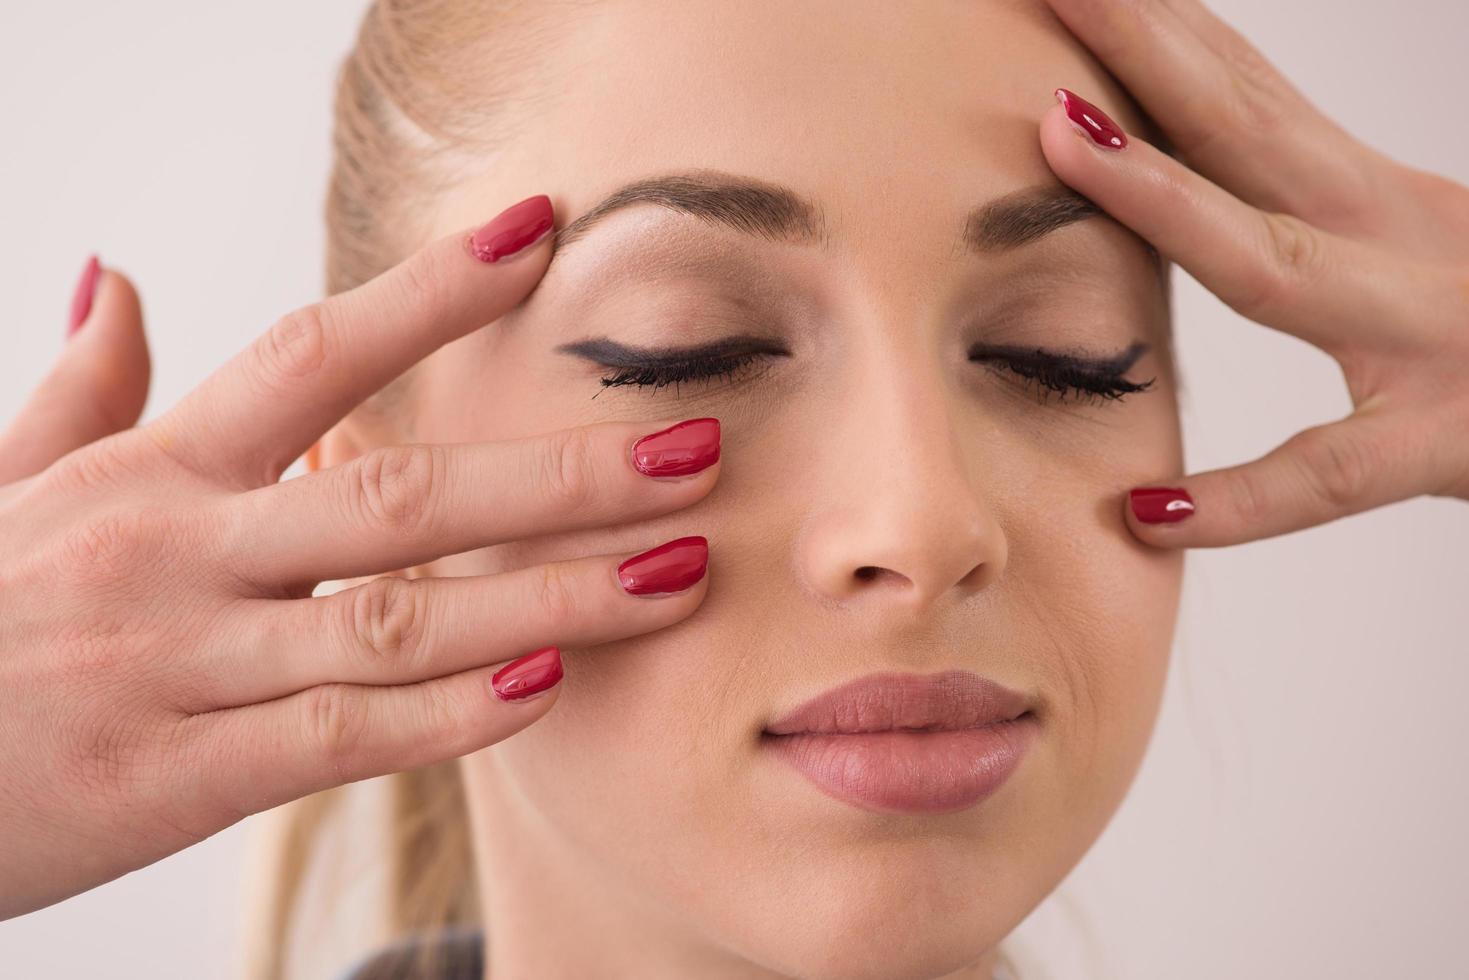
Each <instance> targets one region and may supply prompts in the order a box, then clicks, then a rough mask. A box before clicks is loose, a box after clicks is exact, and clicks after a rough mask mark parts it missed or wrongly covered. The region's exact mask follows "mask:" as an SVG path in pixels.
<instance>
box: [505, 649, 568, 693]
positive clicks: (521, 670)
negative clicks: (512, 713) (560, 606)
mask: <svg viewBox="0 0 1469 980" xmlns="http://www.w3.org/2000/svg"><path fill="white" fill-rule="evenodd" d="M563 676H565V674H564V670H563V668H562V665H561V651H560V649H558V648H557V647H554V646H548V647H541V648H540V649H539V650H533V651H532V652H530V653H527V654H526V655H525V656H523V657H518V658H516V659H515V660H512V661H510V662H509V663H508V664H506V665H505V666H503V667H501V668H500V669H499V670H497V671H495V673H494V674H493V675H492V676H491V678H490V689H491V693H492V694H493V696H494V697H495V699H496V700H497V701H500V702H504V703H510V704H524V703H525V702H527V701H532V700H541V699H545V698H547V697H549V696H551V695H552V694H553V692H554V691H555V690H556V689H557V688H559V687H560V686H561V678H562V677H563Z"/></svg>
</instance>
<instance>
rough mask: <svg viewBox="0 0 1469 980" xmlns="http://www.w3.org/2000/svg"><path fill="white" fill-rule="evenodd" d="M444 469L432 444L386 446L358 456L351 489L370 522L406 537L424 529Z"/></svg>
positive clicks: (440, 451)
mask: <svg viewBox="0 0 1469 980" xmlns="http://www.w3.org/2000/svg"><path fill="white" fill-rule="evenodd" d="M444 467H445V458H444V449H443V447H441V446H434V445H410V446H387V447H384V448H382V449H375V450H373V451H372V452H370V453H368V454H367V455H365V456H363V457H361V460H360V462H359V463H358V465H357V467H356V476H357V479H356V480H355V481H353V490H354V494H355V496H356V504H357V506H358V508H359V512H360V513H362V514H364V515H366V517H367V519H368V521H369V522H371V523H372V524H374V525H376V526H377V527H380V528H385V529H387V530H389V531H393V532H396V533H399V534H403V535H405V536H412V535H415V534H417V533H419V532H421V531H423V530H425V529H426V528H427V525H428V524H429V523H430V522H431V521H432V518H433V514H434V495H435V490H436V488H437V486H438V484H439V483H440V482H441V478H442V474H443V471H444Z"/></svg>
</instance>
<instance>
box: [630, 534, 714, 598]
mask: <svg viewBox="0 0 1469 980" xmlns="http://www.w3.org/2000/svg"><path fill="white" fill-rule="evenodd" d="M708 566H709V540H708V539H707V538H704V537H701V536H699V535H693V536H691V537H687V538H675V539H673V540H672V541H669V542H668V543H667V544H660V545H659V546H658V547H656V548H653V549H652V550H650V551H645V552H643V553H642V554H641V555H633V556H632V557H631V558H629V559H628V560H627V561H625V562H623V563H622V564H621V565H618V566H617V579H618V581H620V582H621V583H622V587H623V588H624V589H626V590H627V591H628V592H630V593H632V594H633V595H656V594H658V593H660V592H682V591H683V590H684V589H687V588H688V587H689V586H691V585H693V584H694V583H695V582H697V581H699V579H701V578H703V577H704V570H705V569H706V568H707V567H708Z"/></svg>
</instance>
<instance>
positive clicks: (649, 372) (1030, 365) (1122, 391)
mask: <svg viewBox="0 0 1469 980" xmlns="http://www.w3.org/2000/svg"><path fill="white" fill-rule="evenodd" d="M764 356H767V355H764V354H762V353H760V352H750V353H745V354H736V355H733V356H721V357H695V358H689V359H685V360H679V361H669V362H664V363H647V364H639V365H636V366H634V367H628V368H623V369H622V370H620V371H619V372H618V373H617V374H614V375H613V376H611V377H608V378H602V379H601V381H602V386H603V388H604V389H605V388H612V387H617V386H620V385H636V386H637V387H639V388H648V387H651V388H652V389H653V390H654V391H657V390H658V389H659V388H662V387H665V386H667V385H673V386H674V391H675V393H677V391H678V386H679V385H681V384H683V383H685V382H691V381H712V380H714V379H715V378H728V379H730V380H733V379H734V377H735V376H736V375H739V374H740V373H741V372H743V371H744V370H745V369H746V368H748V367H750V366H751V365H753V364H754V363H755V362H756V361H758V360H759V359H760V358H762V357H764ZM971 360H972V361H974V362H975V363H977V364H979V363H991V362H998V363H1000V364H1001V365H1003V367H1001V368H999V370H1002V371H1004V372H1006V373H1008V374H1010V375H1012V376H1015V377H1019V378H1020V379H1021V384H1022V387H1025V388H1028V389H1032V390H1033V391H1034V393H1035V394H1036V396H1037V400H1038V401H1040V402H1041V403H1042V404H1045V403H1046V402H1047V401H1049V400H1050V396H1051V395H1052V394H1055V395H1057V396H1058V397H1057V399H1056V400H1057V401H1061V402H1064V401H1066V400H1067V397H1068V396H1071V399H1072V400H1073V401H1078V402H1083V403H1089V404H1090V403H1101V402H1104V401H1121V400H1122V399H1123V398H1125V397H1126V396H1127V395H1129V394H1132V393H1134V392H1140V391H1146V390H1148V389H1149V388H1151V387H1152V386H1153V383H1154V382H1155V381H1156V380H1157V379H1156V378H1149V379H1148V380H1147V381H1143V382H1141V383H1134V382H1132V381H1128V380H1126V379H1125V378H1124V377H1123V376H1122V375H1123V373H1124V372H1119V371H1107V370H1105V369H1098V368H1096V367H1094V366H1091V365H1089V364H1088V363H1087V362H1085V361H1082V360H1079V359H1077V358H1074V357H1070V356H1068V355H1065V354H1053V353H1048V352H1046V351H1044V350H1041V349H1039V348H1037V349H1034V350H1031V351H1028V352H1017V353H1010V354H1005V355H994V354H991V355H986V356H980V357H972V358H971Z"/></svg>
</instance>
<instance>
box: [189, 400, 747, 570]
mask: <svg viewBox="0 0 1469 980" xmlns="http://www.w3.org/2000/svg"><path fill="white" fill-rule="evenodd" d="M719 445H720V429H719V420H718V419H709V418H702V419H686V420H684V421H682V422H678V423H674V424H669V423H663V424H661V425H660V423H657V422H624V421H609V422H597V423H593V424H590V425H584V426H578V427H575V428H570V429H563V430H560V431H557V432H552V433H549V434H545V435H537V436H528V437H524V438H520V439H509V440H503V441H499V442H487V443H440V444H419V445H412V446H390V447H385V448H382V449H376V450H373V451H372V452H370V453H367V454H366V455H364V456H360V457H358V458H357V459H354V460H352V461H351V462H350V463H344V464H342V465H340V466H334V467H331V468H329V469H325V470H319V471H316V472H312V473H307V474H305V475H303V476H299V477H295V478H293V479H290V480H286V481H285V482H283V483H277V484H271V485H269V486H265V487H260V488H258V489H256V490H251V491H247V492H245V493H241V494H235V495H232V496H230V497H227V498H225V499H224V501H223V502H222V503H221V505H220V506H221V507H222V508H223V509H224V512H225V513H224V515H223V516H222V518H221V519H220V520H219V522H218V523H219V525H220V526H222V527H223V528H225V530H224V531H222V532H221V533H222V536H223V538H224V540H223V542H222V544H221V547H220V550H219V553H220V554H221V555H224V556H227V557H226V560H228V561H229V562H230V563H231V568H230V571H232V572H233V573H234V575H235V576H236V578H238V579H239V580H241V581H243V582H244V583H246V584H247V586H248V587H249V588H251V589H252V590H253V591H254V592H255V593H256V594H261V595H267V596H280V595H294V594H299V593H300V592H301V591H305V590H306V589H307V587H309V586H314V585H315V584H316V583H318V582H323V581H327V580H332V579H348V578H358V577H362V576H366V575H375V574H378V573H381V572H388V571H394V570H397V569H401V568H408V567H411V566H413V565H418V564H421V563H423V562H426V561H430V560H432V559H434V558H438V557H441V556H443V555H453V554H459V553H460V552H464V551H469V550H471V549H474V548H482V547H486V546H489V545H492V544H498V543H501V542H504V541H511V540H517V539H522V538H533V537H538V536H540V535H545V534H553V533H558V532H562V531H571V530H581V529H584V528H589V527H598V526H602V525H606V524H612V523H631V522H635V521H638V520H643V519H646V518H649V517H654V516H657V515H660V514H664V513H668V512H670V511H674V510H678V509H680V508H682V507H687V506H688V505H690V504H692V503H694V502H695V501H697V500H699V499H700V498H702V497H703V496H704V495H705V494H707V493H708V492H709V491H710V489H711V488H712V487H713V486H714V482H715V480H716V479H717V475H718V471H719ZM639 461H641V466H642V467H643V468H642V469H640V468H639ZM660 461H661V463H662V465H661V466H654V465H650V464H653V463H658V462H660ZM669 464H674V465H669ZM696 468H697V471H695V470H696ZM644 470H647V471H646V472H645V471H644Z"/></svg>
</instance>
